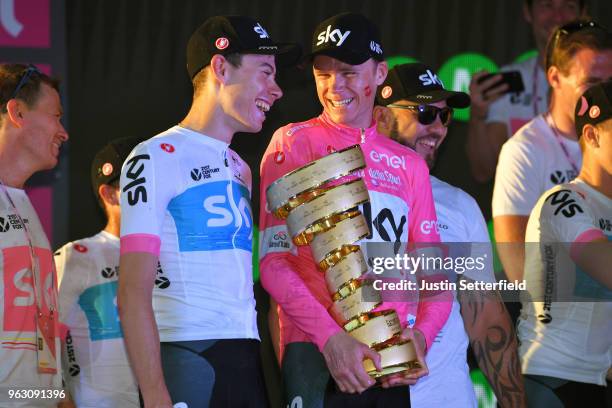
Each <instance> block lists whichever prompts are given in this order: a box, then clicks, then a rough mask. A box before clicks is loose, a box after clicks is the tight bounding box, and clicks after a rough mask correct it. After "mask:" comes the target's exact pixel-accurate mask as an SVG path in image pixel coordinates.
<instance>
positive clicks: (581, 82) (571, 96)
mask: <svg viewBox="0 0 612 408" xmlns="http://www.w3.org/2000/svg"><path fill="white" fill-rule="evenodd" d="M567 71H568V72H567V75H565V74H564V73H562V72H560V73H559V76H558V81H557V82H556V83H553V84H552V85H553V93H554V100H555V103H557V101H559V102H558V103H560V104H562V106H563V107H564V111H565V112H567V113H568V115H569V116H571V118H572V121H573V120H574V109H575V107H576V103H577V102H578V99H579V98H580V96H581V95H582V94H583V93H584V92H585V91H586V90H587V89H588V88H589V87H591V86H592V85H594V84H596V83H598V82H601V81H605V80H608V79H611V78H612V50H607V51H594V50H591V49H589V48H585V49H582V50H580V51H578V52H577V53H576V54H575V55H574V57H573V58H572V60H571V62H570V65H569V68H568V70H567Z"/></svg>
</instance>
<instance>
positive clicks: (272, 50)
mask: <svg viewBox="0 0 612 408" xmlns="http://www.w3.org/2000/svg"><path fill="white" fill-rule="evenodd" d="M240 53H241V54H261V55H275V56H276V64H277V65H278V66H281V67H290V66H293V65H296V64H297V63H298V62H299V61H300V57H301V56H302V47H300V45H299V44H293V43H273V44H271V45H267V46H260V47H258V48H254V49H250V50H244V51H240Z"/></svg>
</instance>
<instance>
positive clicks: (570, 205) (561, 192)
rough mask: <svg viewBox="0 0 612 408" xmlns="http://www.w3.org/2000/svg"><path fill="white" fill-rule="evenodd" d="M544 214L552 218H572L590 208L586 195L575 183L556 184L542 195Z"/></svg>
mask: <svg viewBox="0 0 612 408" xmlns="http://www.w3.org/2000/svg"><path fill="white" fill-rule="evenodd" d="M538 204H540V206H541V208H542V210H541V212H542V216H546V217H552V218H558V217H559V218H560V217H564V218H572V217H573V216H574V215H576V213H584V211H585V210H587V209H588V203H587V201H586V199H585V195H584V193H583V192H582V191H580V188H579V187H578V186H576V185H575V184H573V183H564V184H559V185H557V186H554V187H553V188H551V189H550V190H548V191H546V192H545V193H544V194H542V196H541V197H540V202H539V203H538Z"/></svg>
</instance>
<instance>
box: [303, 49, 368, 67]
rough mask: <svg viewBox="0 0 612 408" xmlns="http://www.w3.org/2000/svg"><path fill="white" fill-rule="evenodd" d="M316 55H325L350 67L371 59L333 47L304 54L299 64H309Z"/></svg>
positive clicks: (366, 55)
mask: <svg viewBox="0 0 612 408" xmlns="http://www.w3.org/2000/svg"><path fill="white" fill-rule="evenodd" d="M317 55H326V56H328V57H332V58H335V59H337V60H338V61H342V62H344V63H346V64H350V65H361V64H363V63H364V62H366V61H367V60H369V59H370V58H372V56H370V55H368V54H362V53H356V52H352V51H347V50H343V49H342V48H337V47H335V48H326V49H323V50H319V51H316V52H311V53H310V54H306V55H305V56H304V57H303V58H302V61H301V63H302V64H309V63H311V62H312V61H313V60H314V59H315V57H316V56H317Z"/></svg>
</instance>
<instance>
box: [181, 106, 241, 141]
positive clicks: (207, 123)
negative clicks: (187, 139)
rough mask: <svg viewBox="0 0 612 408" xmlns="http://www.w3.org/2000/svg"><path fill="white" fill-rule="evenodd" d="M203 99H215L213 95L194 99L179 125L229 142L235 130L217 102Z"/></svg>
mask: <svg viewBox="0 0 612 408" xmlns="http://www.w3.org/2000/svg"><path fill="white" fill-rule="evenodd" d="M204 101H215V99H214V96H208V95H207V96H204V95H202V96H200V97H198V98H197V99H194V101H193V104H192V105H191V109H189V112H188V113H187V116H185V119H183V120H182V121H181V123H180V125H181V126H182V127H185V128H187V129H191V130H193V131H195V132H198V133H202V134H204V135H206V136H209V137H212V138H214V139H217V140H220V141H222V142H225V143H227V144H230V143H231V142H232V138H233V137H234V133H235V132H234V130H233V129H231V128H230V127H229V126H228V124H227V115H226V114H225V112H223V109H222V108H221V107H220V106H219V104H218V103H216V102H213V103H211V102H204Z"/></svg>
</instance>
